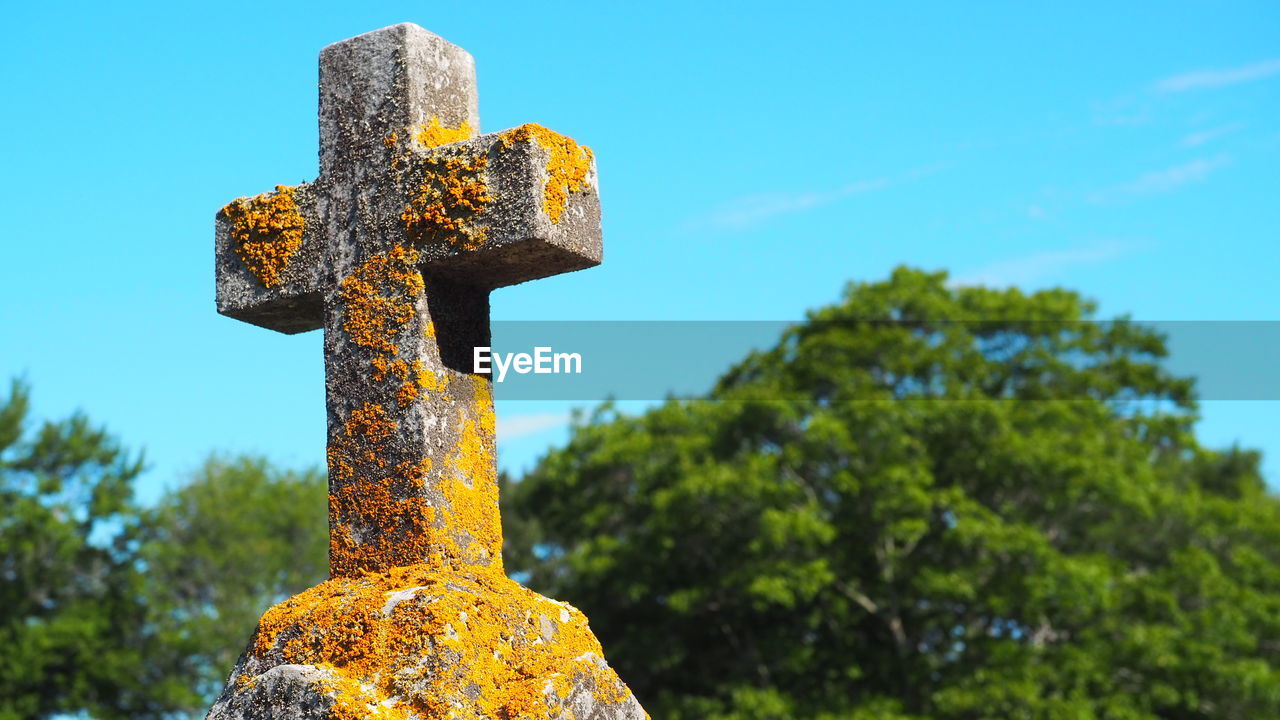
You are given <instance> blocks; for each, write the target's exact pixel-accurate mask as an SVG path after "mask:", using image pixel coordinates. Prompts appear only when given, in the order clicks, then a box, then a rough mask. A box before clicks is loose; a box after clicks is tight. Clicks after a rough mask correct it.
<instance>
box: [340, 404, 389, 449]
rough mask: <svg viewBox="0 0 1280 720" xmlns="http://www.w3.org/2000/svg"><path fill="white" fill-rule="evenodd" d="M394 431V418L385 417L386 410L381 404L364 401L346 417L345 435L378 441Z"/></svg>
mask: <svg viewBox="0 0 1280 720" xmlns="http://www.w3.org/2000/svg"><path fill="white" fill-rule="evenodd" d="M395 431H396V422H395V420H388V419H387V411H386V410H384V409H383V408H382V406H381V405H374V404H372V403H365V404H364V405H362V406H360V407H358V408H356V409H355V410H352V411H351V417H349V418H347V437H353V438H364V439H366V440H368V441H370V442H375V443H378V442H382V441H383V440H386V439H387V438H389V437H391V435H392V434H393V433H395Z"/></svg>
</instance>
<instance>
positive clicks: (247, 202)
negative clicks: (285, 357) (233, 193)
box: [214, 183, 326, 334]
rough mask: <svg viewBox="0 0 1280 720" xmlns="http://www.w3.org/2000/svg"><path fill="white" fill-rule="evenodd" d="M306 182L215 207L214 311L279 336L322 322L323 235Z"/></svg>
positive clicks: (311, 188)
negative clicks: (215, 284) (217, 208)
mask: <svg viewBox="0 0 1280 720" xmlns="http://www.w3.org/2000/svg"><path fill="white" fill-rule="evenodd" d="M319 220H320V218H319V210H318V208H317V196H316V189H315V187H314V186H313V185H312V184H311V183H302V184H301V185H298V186H296V187H290V186H286V185H277V186H276V190H275V191H274V192H268V193H263V194H261V195H258V196H255V197H251V198H240V199H239V200H235V201H233V202H231V203H229V204H227V205H226V206H225V207H223V208H222V209H221V210H219V211H218V215H217V219H216V223H215V224H216V228H217V229H216V232H215V238H216V240H215V245H214V246H215V254H216V257H215V272H216V274H217V304H218V312H219V313H221V314H223V315H227V316H230V317H233V318H236V319H237V320H243V321H245V322H247V323H252V324H254V325H258V326H260V327H264V328H267V329H270V330H276V331H279V332H283V333H290V334H292V333H300V332H306V331H308V330H315V329H317V328H319V327H320V326H321V325H322V324H323V322H324V306H323V302H324V300H323V293H322V287H323V285H322V282H323V279H324V269H325V268H324V260H325V245H326V242H325V237H324V231H323V228H322V225H321V223H320V221H319Z"/></svg>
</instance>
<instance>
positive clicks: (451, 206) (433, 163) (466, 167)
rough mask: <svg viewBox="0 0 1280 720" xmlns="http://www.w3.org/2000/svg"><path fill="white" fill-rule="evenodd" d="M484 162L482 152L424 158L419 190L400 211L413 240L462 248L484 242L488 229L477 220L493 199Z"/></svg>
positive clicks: (466, 248)
mask: <svg viewBox="0 0 1280 720" xmlns="http://www.w3.org/2000/svg"><path fill="white" fill-rule="evenodd" d="M485 162H486V158H485V157H484V156H483V155H478V156H474V157H470V158H467V157H458V156H453V155H438V156H433V157H431V158H430V159H428V160H426V161H424V163H423V166H422V178H421V182H420V183H419V184H418V190H417V192H416V193H415V195H414V196H413V197H412V198H411V199H410V200H409V203H408V204H407V205H405V207H404V212H402V213H401V214H400V219H401V220H403V221H404V225H405V230H406V232H407V233H408V235H409V239H410V240H411V241H412V242H414V243H420V244H421V243H441V242H447V243H449V244H450V245H452V246H453V247H455V248H458V249H460V250H475V249H476V248H479V247H480V246H481V245H483V244H484V241H485V234H486V229H485V227H484V226H483V225H479V224H478V223H477V222H476V220H477V216H478V215H479V214H480V213H481V211H483V210H484V206H485V205H486V204H487V203H489V202H491V201H492V200H493V197H492V196H491V195H490V194H489V186H488V184H487V183H486V182H485V178H484V167H485Z"/></svg>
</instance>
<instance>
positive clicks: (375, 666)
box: [209, 565, 647, 720]
mask: <svg viewBox="0 0 1280 720" xmlns="http://www.w3.org/2000/svg"><path fill="white" fill-rule="evenodd" d="M391 658H394V661H392V660H391ZM282 696H284V697H287V698H288V701H287V702H285V703H282V701H281V697H282ZM290 707H291V708H295V709H296V710H297V712H298V713H299V714H296V715H280V714H278V713H279V712H280V711H281V709H282V708H290ZM283 717H290V718H293V717H307V718H312V717H314V718H332V719H333V720H338V719H342V720H349V719H350V718H385V719H387V720H390V719H392V718H419V719H421V720H426V719H427V718H436V717H458V718H503V717H509V718H526V717H528V718H532V717H540V718H553V719H555V720H569V719H570V718H576V719H578V720H586V719H587V718H591V719H593V720H598V719H607V720H623V719H624V718H625V719H627V720H641V719H642V718H645V717H647V716H646V715H645V713H644V710H643V709H641V707H640V705H639V703H637V702H636V700H635V698H634V697H633V696H632V695H631V693H630V692H629V691H628V690H627V688H626V686H625V685H624V684H623V683H622V681H621V680H619V679H618V677H617V675H616V674H615V673H614V672H613V670H612V669H610V668H609V666H608V663H606V662H605V660H604V657H603V653H602V651H601V649H600V645H599V643H598V642H596V640H595V638H594V636H592V634H591V631H590V629H589V628H588V627H587V621H586V618H585V617H584V616H583V615H582V613H580V612H578V610H577V609H575V608H573V607H572V606H571V605H568V604H567V603H561V602H556V601H554V600H548V599H547V598H544V597H541V596H539V595H537V594H536V593H534V592H532V591H530V590H528V589H526V588H524V587H522V586H520V585H519V584H517V583H515V582H513V581H511V580H509V579H507V578H506V577H505V576H503V575H502V574H501V573H500V572H494V571H491V570H482V571H479V572H465V571H464V572H454V571H450V570H442V569H440V568H435V567H431V566H426V565H421V566H412V567H406V568H397V569H395V570H394V571H392V572H390V573H387V574H385V575H365V576H362V577H360V578H335V579H333V580H330V581H329V582H327V583H325V584H323V585H320V586H318V587H316V588H313V589H312V590H310V591H308V592H306V593H303V594H301V595H298V596H296V597H294V598H291V599H290V600H287V601H285V602H284V603H281V604H280V605H277V606H276V607H274V608H272V609H271V610H270V611H268V612H267V614H266V615H264V616H263V619H262V623H261V624H260V626H259V628H258V630H257V632H256V633H255V635H254V638H253V640H252V641H251V643H250V648H249V651H248V652H246V654H245V655H244V656H242V657H241V659H240V661H239V663H237V665H236V668H235V670H234V671H233V672H232V674H231V677H230V678H229V679H228V681H227V685H226V689H225V690H224V691H223V693H222V696H221V697H220V698H219V699H218V701H217V703H216V704H215V705H214V707H213V710H212V711H211V712H210V714H209V718H210V720H230V719H232V718H234V719H236V720H241V719H248V718H254V719H265V718H283Z"/></svg>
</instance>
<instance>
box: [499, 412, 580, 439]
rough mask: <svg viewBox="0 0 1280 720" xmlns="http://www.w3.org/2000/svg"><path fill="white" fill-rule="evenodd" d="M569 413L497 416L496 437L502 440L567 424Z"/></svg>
mask: <svg viewBox="0 0 1280 720" xmlns="http://www.w3.org/2000/svg"><path fill="white" fill-rule="evenodd" d="M570 419H571V416H570V415H569V413H533V414H529V415H512V416H508V417H499V418H498V422H497V431H498V437H499V438H500V439H502V440H514V439H515V438H519V437H525V436H526V435H534V434H536V433H540V432H542V431H543V430H550V429H552V428H558V427H562V426H565V425H568V424H569V420H570Z"/></svg>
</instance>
